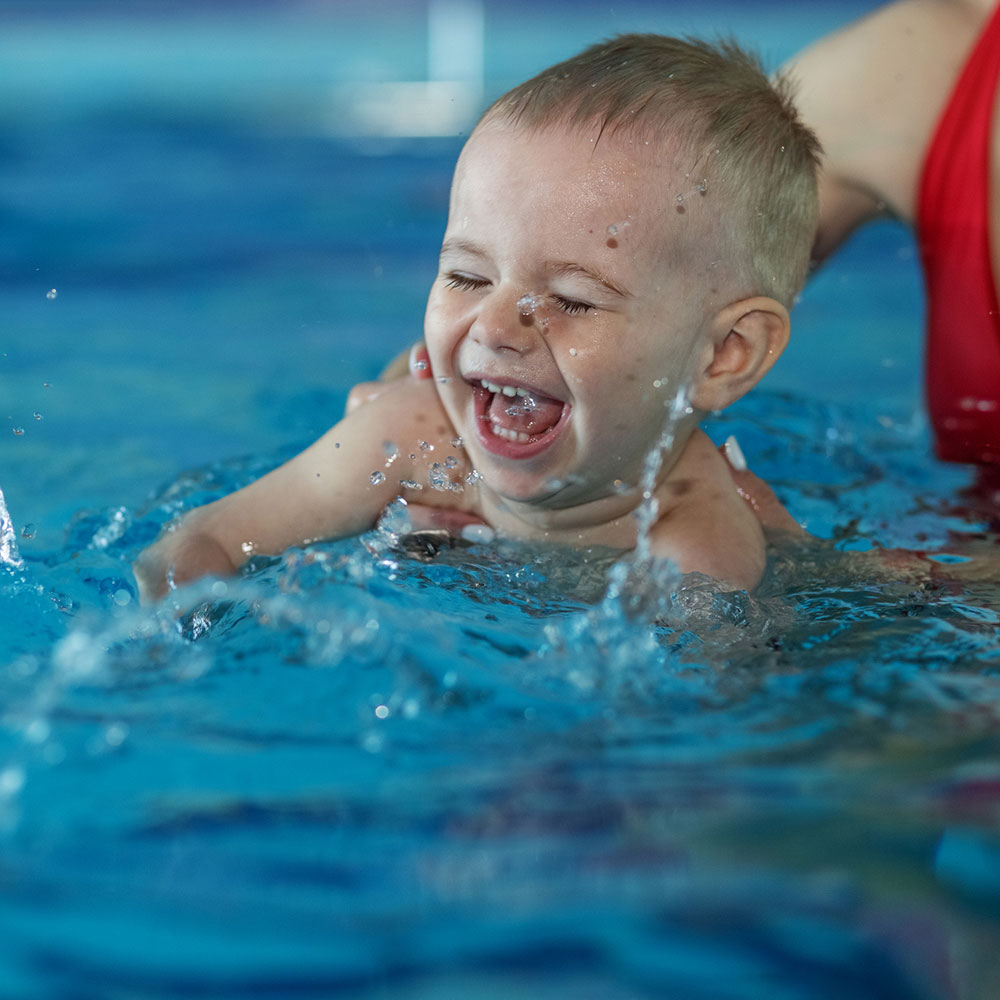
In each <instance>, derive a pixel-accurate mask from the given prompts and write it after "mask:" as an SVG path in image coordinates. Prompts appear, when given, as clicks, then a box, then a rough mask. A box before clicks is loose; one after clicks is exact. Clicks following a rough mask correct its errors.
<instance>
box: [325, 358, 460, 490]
mask: <svg viewBox="0 0 1000 1000" xmlns="http://www.w3.org/2000/svg"><path fill="white" fill-rule="evenodd" d="M341 427H342V429H343V430H342V434H341V436H342V437H344V438H348V437H355V438H360V439H362V440H366V441H368V442H369V449H370V452H371V453H372V454H373V455H374V457H375V459H376V460H377V464H376V466H375V467H374V468H373V471H372V474H371V478H372V482H373V483H375V482H380V483H381V482H384V483H385V486H386V487H387V488H390V489H392V490H395V492H396V495H398V496H402V497H403V498H404V499H405V500H406V501H407V502H409V503H419V504H422V505H427V506H433V507H452V508H459V509H463V510H466V509H472V508H474V507H475V506H476V504H475V500H474V496H473V492H474V491H470V490H467V489H466V484H467V480H468V477H469V473H470V472H471V464H470V462H469V458H468V456H467V455H466V452H465V449H464V447H463V445H462V441H461V440H460V439H459V438H458V437H457V436H456V432H455V429H454V427H453V425H452V423H451V420H450V419H449V417H448V414H447V412H446V411H445V409H444V406H443V405H442V404H441V400H440V397H439V396H438V393H437V389H436V387H435V385H434V382H433V380H431V379H420V380H418V379H411V378H403V379H399V380H397V381H395V382H393V383H392V384H391V385H390V386H389V387H387V389H386V390H385V391H384V392H382V393H380V394H379V395H378V396H377V397H375V398H374V399H372V400H370V401H369V402H366V403H364V404H362V405H361V406H359V407H357V408H356V409H354V410H353V411H352V412H351V413H350V415H349V416H348V417H346V418H345V420H344V421H343V423H342V425H341Z"/></svg>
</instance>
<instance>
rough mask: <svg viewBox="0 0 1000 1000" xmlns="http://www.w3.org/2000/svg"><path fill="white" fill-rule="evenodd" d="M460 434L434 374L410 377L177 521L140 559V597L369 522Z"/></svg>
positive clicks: (227, 571)
mask: <svg viewBox="0 0 1000 1000" xmlns="http://www.w3.org/2000/svg"><path fill="white" fill-rule="evenodd" d="M451 436H452V432H451V428H450V423H449V421H448V419H447V416H446V415H445V413H444V410H443V409H442V407H441V404H440V403H439V401H438V398H437V393H436V391H435V388H434V383H433V382H431V381H425V382H418V381H415V380H414V381H411V382H407V383H401V384H400V385H399V386H398V387H396V390H395V391H393V392H390V393H386V394H385V395H383V396H380V397H379V398H378V399H375V400H373V401H372V402H371V403H370V404H368V405H366V406H363V407H360V408H359V409H357V410H356V411H354V412H353V413H351V414H350V415H349V416H347V417H345V418H344V419H343V420H342V421H341V422H340V423H339V424H337V425H336V426H335V427H334V428H333V429H332V430H330V431H328V432H327V433H326V434H325V435H324V436H323V437H322V438H320V439H319V440H318V441H317V442H316V443H315V444H313V445H311V446H310V447H309V448H307V449H306V450H305V451H303V452H302V453H301V454H299V455H297V456H296V457H295V458H293V459H291V460H290V461H289V462H286V463H285V464H284V465H282V466H280V467H279V468H277V469H275V470H274V471H273V472H270V473H268V474H267V475H266V476H263V477H262V478H261V479H258V480H257V481H256V482H254V483H251V484H250V485H249V486H247V487H245V488H244V489H242V490H239V491H238V492H236V493H233V494H230V495H229V496H227V497H223V498H222V499H221V500H217V501H216V502H215V503H211V504H208V505H207V506H205V507H200V508H198V509H197V510H194V511H191V512H190V513H189V514H187V515H186V516H185V517H184V518H182V519H181V521H180V522H179V523H178V524H176V525H174V526H172V527H171V528H168V529H167V530H166V531H165V532H164V533H163V534H162V535H161V536H160V538H159V539H158V540H157V541H156V542H155V543H154V544H153V545H152V546H150V547H149V548H148V549H146V550H145V551H144V552H142V553H141V554H140V555H139V557H138V559H136V561H135V564H134V566H133V569H134V571H135V575H136V580H137V581H138V584H139V593H140V596H141V598H142V599H143V601H147V600H150V599H156V598H159V597H162V596H163V595H164V594H165V593H166V591H167V590H168V589H169V582H170V581H173V583H175V584H183V583H188V582H190V581H191V580H195V579H197V578H198V577H201V576H205V575H216V576H225V575H229V574H232V573H234V572H236V570H237V569H238V568H239V567H240V566H242V565H243V563H245V562H246V561H247V559H248V558H249V557H250V556H251V555H254V554H258V553H259V554H264V555H277V554H279V553H281V552H283V551H284V550H285V549H287V548H288V547H289V546H292V545H300V544H304V543H307V542H310V541H315V540H317V539H321V538H343V537H346V536H348V535H355V534H359V533H361V532H362V531H366V530H368V529H369V528H371V527H373V526H374V524H375V522H376V521H377V520H378V517H379V514H380V513H381V512H382V510H383V509H384V508H385V507H386V505H387V504H389V503H391V502H392V500H394V499H395V498H396V497H397V496H399V495H401V494H402V495H406V493H407V489H406V488H405V487H403V486H401V482H402V481H411V480H416V481H422V482H424V483H426V481H427V468H428V467H429V466H430V465H431V463H432V462H433V461H434V460H440V459H441V458H442V457H443V456H444V455H446V454H448V452H449V450H451V451H453V450H454V449H453V448H450V447H449V442H450V439H451ZM393 455H395V457H394V458H391V456H393ZM411 456H412V457H411ZM390 458H391V460H390ZM426 493H427V491H426V490H425V491H424V494H426ZM452 496H454V494H443V495H442V494H440V493H439V494H436V495H432V496H430V497H427V496H424V495H423V494H422V495H421V499H422V501H423V502H425V503H426V502H427V501H428V500H431V501H437V502H441V501H442V499H445V498H448V497H452Z"/></svg>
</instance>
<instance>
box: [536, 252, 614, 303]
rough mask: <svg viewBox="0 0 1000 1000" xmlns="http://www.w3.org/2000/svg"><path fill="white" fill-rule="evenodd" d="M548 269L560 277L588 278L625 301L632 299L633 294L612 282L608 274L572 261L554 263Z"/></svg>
mask: <svg viewBox="0 0 1000 1000" xmlns="http://www.w3.org/2000/svg"><path fill="white" fill-rule="evenodd" d="M548 269H549V270H550V271H551V272H552V273H553V274H555V275H557V276H559V277H563V276H566V275H569V276H571V277H572V276H578V277H581V278H586V279H587V280H589V281H593V282H595V283H596V284H598V285H601V286H603V287H604V288H606V289H607V290H608V291H609V292H612V293H614V294H615V295H619V296H621V297H622V298H623V299H630V298H631V297H632V293H631V292H630V291H629V290H628V289H627V288H625V287H624V286H622V285H619V284H618V282H616V281H612V280H611V279H610V278H609V277H608V276H607V275H606V274H602V273H601V272H600V271H598V270H595V269H593V268H589V267H584V266H583V265H582V264H575V263H573V261H570V260H562V261H554V262H552V263H551V264H549V265H548Z"/></svg>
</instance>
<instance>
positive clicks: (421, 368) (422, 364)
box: [413, 361, 427, 372]
mask: <svg viewBox="0 0 1000 1000" xmlns="http://www.w3.org/2000/svg"><path fill="white" fill-rule="evenodd" d="M413 370H414V371H415V372H425V371H427V362H426V361H414V362H413Z"/></svg>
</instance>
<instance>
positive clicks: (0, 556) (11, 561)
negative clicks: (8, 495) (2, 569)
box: [0, 490, 24, 569]
mask: <svg viewBox="0 0 1000 1000" xmlns="http://www.w3.org/2000/svg"><path fill="white" fill-rule="evenodd" d="M0 564H2V565H4V566H9V567H11V568H13V569H20V568H21V567H22V566H23V565H24V561H23V560H22V559H21V554H20V552H18V549H17V532H15V530H14V522H13V521H12V520H11V516H10V513H9V512H8V511H7V504H6V502H5V501H4V496H3V490H0Z"/></svg>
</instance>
